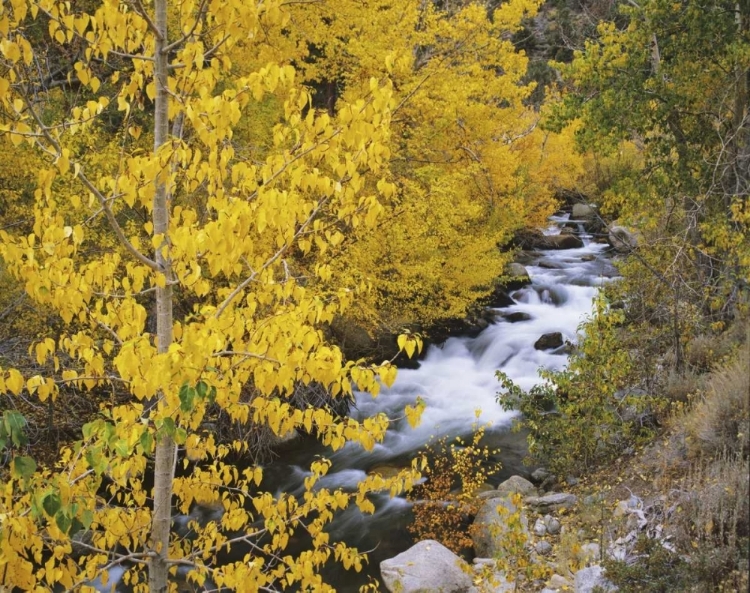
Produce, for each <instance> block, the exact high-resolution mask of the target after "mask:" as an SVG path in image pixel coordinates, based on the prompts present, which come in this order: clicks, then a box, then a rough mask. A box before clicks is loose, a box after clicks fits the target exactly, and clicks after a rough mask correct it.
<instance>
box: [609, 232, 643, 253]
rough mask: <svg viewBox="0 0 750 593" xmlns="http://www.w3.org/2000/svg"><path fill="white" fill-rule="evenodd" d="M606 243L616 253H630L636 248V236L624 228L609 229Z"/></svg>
mask: <svg viewBox="0 0 750 593" xmlns="http://www.w3.org/2000/svg"><path fill="white" fill-rule="evenodd" d="M607 242H608V243H609V244H610V245H611V246H612V248H613V249H614V250H615V251H617V252H618V253H630V252H631V251H633V250H634V249H636V248H637V247H638V236H637V235H636V234H635V233H633V232H632V231H630V230H628V229H626V228H625V227H624V226H613V227H610V228H609V235H607Z"/></svg>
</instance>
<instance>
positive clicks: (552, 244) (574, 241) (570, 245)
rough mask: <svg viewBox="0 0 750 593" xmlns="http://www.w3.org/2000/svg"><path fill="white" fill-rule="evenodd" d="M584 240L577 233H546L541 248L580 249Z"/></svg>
mask: <svg viewBox="0 0 750 593" xmlns="http://www.w3.org/2000/svg"><path fill="white" fill-rule="evenodd" d="M579 247H583V240H582V239H581V238H580V237H578V236H576V235H545V237H544V241H543V242H542V245H541V246H540V247H539V249H578V248H579Z"/></svg>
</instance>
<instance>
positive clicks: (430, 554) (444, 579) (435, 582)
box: [380, 540, 472, 593]
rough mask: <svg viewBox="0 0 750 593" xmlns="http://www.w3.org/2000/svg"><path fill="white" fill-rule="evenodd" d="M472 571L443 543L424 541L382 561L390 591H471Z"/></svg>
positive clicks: (441, 592) (430, 592)
mask: <svg viewBox="0 0 750 593" xmlns="http://www.w3.org/2000/svg"><path fill="white" fill-rule="evenodd" d="M471 574H472V570H471V567H470V566H469V564H468V563H467V562H465V561H464V560H462V559H461V558H459V557H458V556H456V555H455V554H454V553H453V552H451V551H450V550H449V549H448V548H446V547H445V546H444V545H443V544H441V543H440V542H436V541H434V540H425V541H421V542H419V543H417V544H414V545H413V546H412V547H411V548H409V549H408V550H406V551H405V552H402V553H401V554H399V555H398V556H396V557H395V558H391V559H390V560H383V562H381V563H380V575H381V577H382V578H383V583H384V584H385V586H386V588H387V589H388V590H389V591H390V592H391V593H469V591H471V590H472V582H471V576H470V575H471Z"/></svg>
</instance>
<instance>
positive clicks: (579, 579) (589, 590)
mask: <svg viewBox="0 0 750 593" xmlns="http://www.w3.org/2000/svg"><path fill="white" fill-rule="evenodd" d="M597 587H598V588H599V591H600V592H601V593H609V592H611V591H617V587H615V586H614V585H613V584H612V583H611V582H610V581H608V580H607V579H606V578H604V569H603V568H602V567H601V566H599V565H598V564H597V565H595V566H589V567H588V568H583V569H581V570H579V571H578V572H577V573H576V574H575V577H574V581H573V589H574V591H575V592H576V593H593V591H594V589H595V588H597Z"/></svg>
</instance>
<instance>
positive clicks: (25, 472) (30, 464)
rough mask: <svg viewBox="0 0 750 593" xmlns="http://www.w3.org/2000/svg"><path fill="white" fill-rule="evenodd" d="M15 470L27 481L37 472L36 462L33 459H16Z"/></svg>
mask: <svg viewBox="0 0 750 593" xmlns="http://www.w3.org/2000/svg"><path fill="white" fill-rule="evenodd" d="M13 470H14V471H15V473H16V474H18V475H19V476H21V477H22V478H23V479H24V480H25V479H27V478H30V477H31V476H32V475H33V474H34V472H35V471H36V461H34V460H33V459H32V458H31V457H26V456H22V457H16V458H14V459H13Z"/></svg>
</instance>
